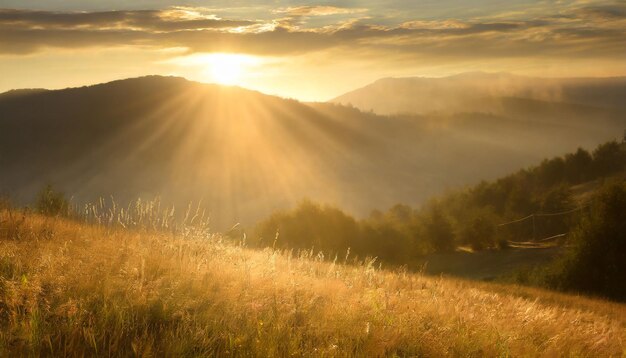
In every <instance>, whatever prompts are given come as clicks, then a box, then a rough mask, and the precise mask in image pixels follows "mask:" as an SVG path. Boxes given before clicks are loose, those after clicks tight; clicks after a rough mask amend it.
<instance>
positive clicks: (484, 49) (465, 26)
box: [0, 4, 626, 61]
mask: <svg viewBox="0 0 626 358" xmlns="http://www.w3.org/2000/svg"><path fill="white" fill-rule="evenodd" d="M363 11H364V10H363V9H348V8H338V7H331V6H304V7H293V8H284V9H279V10H277V11H275V12H274V13H275V14H276V15H280V16H279V17H278V18H275V19H270V20H267V21H257V20H248V19H235V20H233V19H221V18H219V17H218V16H216V15H215V14H212V13H210V12H209V11H208V10H206V9H200V8H171V9H165V10H139V11H107V12H46V11H24V10H9V9H6V10H0V53H4V54H28V53H33V52H36V51H39V50H41V49H45V48H72V49H77V48H85V47H111V46H139V47H150V48H170V47H177V48H178V47H184V48H186V49H188V52H189V53H193V52H240V53H247V54H255V55H271V56H274V55H290V54H305V53H311V52H316V51H324V50H327V51H328V50H337V49H342V50H349V51H353V52H354V53H359V54H365V55H368V56H372V57H373V58H383V59H384V58H389V57H401V58H406V59H409V60H410V59H413V60H414V59H428V58H431V59H433V58H446V59H448V60H449V61H460V60H462V59H467V58H481V57H482V58H487V57H488V58H512V57H538V56H545V57H552V58H559V57H561V58H563V57H566V58H574V57H576V56H578V57H584V58H593V57H594V56H596V57H599V58H600V57H602V58H615V59H617V58H623V57H624V56H625V55H626V53H625V51H626V50H625V49H626V33H625V32H626V26H624V17H623V16H622V15H623V11H624V6H621V5H619V4H607V5H606V6H598V5H595V6H593V7H592V6H587V5H584V4H583V5H580V6H579V7H575V8H568V9H566V10H563V11H559V12H557V13H549V14H545V15H544V16H542V17H537V16H532V17H531V18H529V19H524V18H523V17H521V16H520V14H516V16H515V19H510V20H509V19H507V18H505V17H498V18H497V20H496V19H494V18H493V17H491V18H483V19H481V18H473V19H436V20H433V19H428V20H423V19H415V20H413V21H407V22H402V23H400V24H397V25H381V24H377V23H375V21H373V20H369V19H362V18H349V19H346V18H345V17H341V19H340V20H337V23H336V24H334V25H332V26H329V25H324V26H313V27H307V28H300V27H299V26H298V21H300V20H301V19H302V18H303V17H311V16H312V17H320V16H328V15H346V14H347V15H349V14H354V13H360V12H363Z"/></svg>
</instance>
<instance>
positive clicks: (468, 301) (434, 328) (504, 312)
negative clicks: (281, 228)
mask: <svg viewBox="0 0 626 358" xmlns="http://www.w3.org/2000/svg"><path fill="white" fill-rule="evenodd" d="M41 355H44V356H46V355H54V356H93V355H96V356H159V357H160V356H220V357H222V356H261V357H272V356H273V357H276V356H281V357H282V356H315V357H348V356H369V357H375V356H427V357H437V356H464V357H466V356H500V357H507V356H515V357H519V356H546V357H553V356H577V357H578V356H582V357H609V356H613V357H620V356H626V305H624V304H619V303H612V302H609V301H603V300H600V299H593V298H586V297H580V296H574V295H567V294H563V293H555V292H550V291H544V290H540V289H535V288H528V287H521V286H513V285H503V284H494V283H482V282H472V281H463V280H457V279H451V278H446V277H432V276H427V275H423V274H419V273H409V272H406V271H404V270H394V271H391V270H387V269H385V268H384V267H382V268H381V266H379V264H378V263H377V261H375V260H373V259H368V258H360V259H359V258H356V257H353V256H352V255H350V254H349V253H346V254H345V255H342V256H341V257H330V258H329V257H324V254H323V253H320V252H316V251H312V250H309V251H306V250H302V251H299V252H295V251H287V250H278V249H273V248H265V249H263V250H252V249H249V248H247V247H246V245H245V243H243V242H242V243H240V244H236V243H233V242H232V241H228V240H224V239H222V237H220V236H219V235H214V234H209V233H207V232H206V231H205V230H203V229H202V227H201V226H200V227H198V226H196V227H195V228H194V227H189V228H186V229H179V230H175V231H174V230H172V231H170V232H169V233H168V232H166V231H155V230H146V229H140V228H135V229H124V228H122V227H121V225H112V224H111V225H108V224H94V223H91V224H88V223H85V222H81V221H76V220H69V219H64V218H59V217H49V216H41V215H38V214H34V213H29V212H25V211H17V210H12V209H5V210H3V211H0V356H41Z"/></svg>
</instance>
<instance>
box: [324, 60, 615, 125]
mask: <svg viewBox="0 0 626 358" xmlns="http://www.w3.org/2000/svg"><path fill="white" fill-rule="evenodd" d="M625 96H626V77H607V78H539V77H527V76H517V75H512V74H509V73H487V72H468V73H462V74H458V75H454V76H449V77H441V78H428V77H408V78H383V79H380V80H378V81H375V82H373V83H371V84H369V85H367V86H365V87H362V88H358V89H355V90H353V91H350V92H348V93H345V94H343V95H341V96H339V97H337V98H335V99H333V100H331V102H334V103H342V104H351V105H353V106H355V107H357V108H360V109H361V110H364V111H369V110H373V111H374V112H376V113H380V114H396V113H414V114H432V113H442V114H454V113H493V114H498V115H501V116H503V117H511V116H512V117H515V118H519V117H521V118H523V117H524V116H529V115H530V116H540V117H549V116H553V117H559V114H558V111H555V110H556V109H557V108H558V107H561V111H563V110H567V109H568V107H569V110H570V111H572V112H575V111H584V112H587V115H588V116H589V115H592V116H595V117H597V118H599V119H600V118H601V119H603V120H607V119H611V118H613V119H616V118H620V117H623V115H624V112H625V111H626V106H625V104H624V101H623V98H624V97H625ZM544 119H547V118H544ZM554 119H555V118H554ZM570 120H572V121H574V122H577V121H576V120H575V119H574V118H572V119H570ZM596 124H599V123H596Z"/></svg>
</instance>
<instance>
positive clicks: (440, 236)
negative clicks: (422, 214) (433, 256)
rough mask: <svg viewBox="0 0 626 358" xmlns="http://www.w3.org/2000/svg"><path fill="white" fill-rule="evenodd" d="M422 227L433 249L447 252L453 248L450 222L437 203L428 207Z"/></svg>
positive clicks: (452, 233)
mask: <svg viewBox="0 0 626 358" xmlns="http://www.w3.org/2000/svg"><path fill="white" fill-rule="evenodd" d="M424 229H425V234H426V237H427V239H428V241H429V242H430V245H431V247H432V249H433V250H434V251H436V252H449V251H453V250H454V249H455V244H454V232H453V231H452V224H450V221H449V220H448V219H447V218H446V217H445V216H444V214H443V212H442V210H441V208H440V207H439V206H438V205H436V204H435V205H433V206H432V207H431V208H430V213H429V215H428V218H427V220H426V223H425V226H424Z"/></svg>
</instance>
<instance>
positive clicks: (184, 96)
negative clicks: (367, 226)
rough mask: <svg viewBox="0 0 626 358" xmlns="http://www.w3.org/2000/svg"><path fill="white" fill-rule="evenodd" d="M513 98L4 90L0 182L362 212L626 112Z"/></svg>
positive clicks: (583, 132) (597, 131)
mask: <svg viewBox="0 0 626 358" xmlns="http://www.w3.org/2000/svg"><path fill="white" fill-rule="evenodd" d="M437 96H438V94H434V95H433V96H431V97H429V99H428V100H429V101H437V100H439V99H438V98H437ZM507 103H508V104H507V106H505V107H504V108H503V109H501V110H496V109H497V108H499V107H497V106H495V105H486V106H485V109H484V111H483V112H481V113H461V114H455V115H447V114H431V115H428V116H418V115H407V116H380V115H377V114H374V113H364V112H361V111H359V110H356V109H354V108H350V107H344V106H339V105H334V104H326V103H310V104H307V103H301V102H298V101H295V100H287V99H282V98H279V97H273V96H268V95H264V94H261V93H258V92H253V91H250V90H245V89H242V88H238V87H224V86H218V85H206V84H201V83H196V82H190V81H187V80H184V79H182V78H173V77H158V76H152V77H143V78H136V79H128V80H121V81H115V82H110V83H106V84H101V85H96V86H89V87H80V88H70V89H65V90H55V91H43V90H24V91H12V92H8V93H5V94H4V95H0V170H1V171H2V176H1V177H0V192H1V193H4V194H5V195H9V196H11V197H12V199H13V200H14V201H16V202H18V203H21V204H28V203H30V202H32V200H33V198H34V195H35V193H36V192H37V191H38V190H40V189H41V188H42V187H43V186H44V185H45V184H53V185H54V186H55V187H56V188H58V189H59V190H61V191H63V192H65V193H66V194H67V195H68V197H72V198H73V202H74V203H76V204H82V203H84V202H91V201H95V200H98V198H99V197H105V198H110V197H111V196H112V197H113V198H114V199H115V200H116V201H117V202H118V203H120V204H121V205H126V203H128V202H129V201H130V200H134V199H136V198H138V197H142V198H148V199H152V198H154V197H157V196H158V197H161V198H162V199H163V202H164V203H166V204H175V205H176V206H177V207H185V206H186V205H187V204H188V203H189V202H195V203H197V202H199V201H202V204H203V206H204V207H205V208H206V209H207V211H208V212H209V213H210V215H211V218H212V224H213V225H214V227H215V228H216V229H225V228H228V227H231V226H232V225H234V224H235V223H237V222H242V223H245V224H252V223H254V221H255V220H258V219H260V218H263V217H265V216H266V215H268V214H269V213H271V212H272V211H273V210H276V209H281V208H288V207H291V206H293V205H294V204H295V203H296V202H297V201H298V200H301V199H302V198H305V197H309V198H312V199H314V200H317V201H322V202H328V203H331V204H334V205H337V206H339V207H342V208H345V209H346V210H348V211H349V212H350V213H351V214H353V215H356V216H360V217H363V216H366V215H368V214H369V213H370V211H371V210H373V209H383V208H387V207H390V206H391V205H394V204H396V203H398V202H406V203H407V204H412V205H420V204H422V203H423V202H424V201H425V200H426V199H428V198H430V197H432V196H434V195H437V194H440V193H441V192H442V191H444V190H445V189H448V188H453V187H458V186H460V185H466V184H474V183H477V182H479V181H480V180H484V179H493V178H495V177H498V176H500V175H503V174H506V173H508V172H511V171H513V170H517V169H519V168H521V167H524V166H527V165H530V164H533V163H536V162H537V161H539V160H541V159H543V158H545V157H548V156H552V155H555V154H559V155H560V154H562V153H564V152H569V151H572V150H574V149H575V148H577V147H578V146H583V147H588V148H592V147H595V146H596V145H597V144H598V143H601V142H604V141H606V140H609V139H615V138H616V137H617V136H619V134H621V131H622V130H623V125H624V122H623V121H624V119H623V117H619V118H616V117H614V116H613V114H614V113H613V112H610V111H608V112H607V110H605V109H595V108H587V107H580V106H579V105H573V104H563V103H551V102H533V101H530V102H525V100H520V99H511V100H510V101H509V102H507ZM373 188H375V190H372V189H373Z"/></svg>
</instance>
